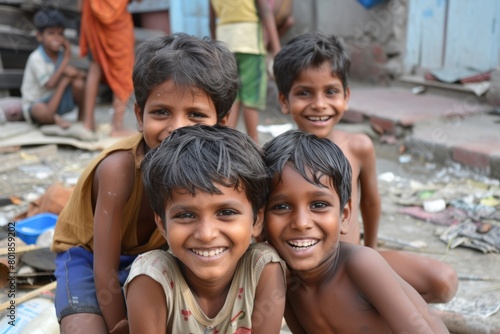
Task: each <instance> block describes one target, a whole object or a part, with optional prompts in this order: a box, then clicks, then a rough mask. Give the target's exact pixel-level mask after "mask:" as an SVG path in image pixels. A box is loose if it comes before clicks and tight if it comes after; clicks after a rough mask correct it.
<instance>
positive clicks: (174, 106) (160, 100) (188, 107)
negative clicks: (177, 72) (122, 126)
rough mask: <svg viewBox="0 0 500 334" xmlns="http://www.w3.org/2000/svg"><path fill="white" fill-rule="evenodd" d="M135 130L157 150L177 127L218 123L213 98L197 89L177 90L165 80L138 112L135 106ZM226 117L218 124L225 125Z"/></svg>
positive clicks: (180, 88)
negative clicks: (136, 124) (136, 127)
mask: <svg viewBox="0 0 500 334" xmlns="http://www.w3.org/2000/svg"><path fill="white" fill-rule="evenodd" d="M135 115H136V119H137V123H138V130H139V132H142V134H143V136H144V141H145V142H146V144H147V145H148V147H149V148H156V147H158V146H159V145H160V143H161V142H162V141H163V139H165V138H167V137H168V136H169V135H170V133H172V131H174V130H175V129H177V128H180V127H184V126H188V125H194V124H206V125H215V124H217V111H216V110H215V106H214V103H213V102H212V99H211V98H210V97H209V96H208V95H207V94H206V93H205V92H204V91H202V90H201V89H197V88H196V87H187V88H186V87H178V86H176V85H175V84H174V82H173V81H172V80H168V81H165V82H163V83H161V84H160V85H158V86H157V87H156V88H155V89H153V90H152V91H151V93H150V94H149V97H148V99H147V100H146V104H145V106H144V110H143V111H142V113H141V110H140V108H139V106H138V105H137V104H136V105H135ZM226 121H227V117H226V118H224V119H223V120H222V121H221V122H219V124H222V125H224V124H225V122H226Z"/></svg>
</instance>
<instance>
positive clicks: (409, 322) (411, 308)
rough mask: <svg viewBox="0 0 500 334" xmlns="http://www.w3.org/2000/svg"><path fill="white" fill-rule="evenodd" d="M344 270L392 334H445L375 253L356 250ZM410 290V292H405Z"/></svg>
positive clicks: (363, 249) (417, 296)
mask: <svg viewBox="0 0 500 334" xmlns="http://www.w3.org/2000/svg"><path fill="white" fill-rule="evenodd" d="M346 268H347V270H346V273H347V274H348V275H349V278H350V279H351V281H352V282H353V284H354V285H355V286H356V287H357V289H358V290H359V293H360V294H361V295H363V296H365V299H366V301H367V302H368V303H370V304H371V305H373V307H374V308H375V309H376V311H377V313H378V314H379V315H380V317H382V318H383V319H384V321H385V322H386V323H387V324H388V326H389V328H390V329H391V332H392V333H448V331H447V329H446V327H445V326H444V324H443V323H442V321H441V320H440V319H437V318H436V319H432V320H431V321H429V319H430V318H429V317H428V316H427V313H428V312H430V310H429V306H428V305H427V303H426V302H425V301H424V300H423V299H422V297H421V296H420V295H419V294H418V293H417V292H416V291H415V290H414V289H413V288H411V286H409V285H408V284H407V283H405V282H404V281H403V280H402V279H401V278H400V277H399V276H398V275H397V274H396V273H395V272H394V271H393V270H392V268H391V267H390V266H389V265H388V264H387V262H386V261H385V260H384V259H383V258H382V256H381V255H380V254H379V253H378V252H377V251H375V250H373V249H369V248H366V247H362V248H360V249H359V250H358V251H356V252H355V253H353V255H352V256H351V257H350V259H349V262H348V264H347V267H346ZM367 277H370V279H367ZM402 283H404V284H406V286H405V285H402ZM410 290H413V293H411V292H410V293H408V291H410Z"/></svg>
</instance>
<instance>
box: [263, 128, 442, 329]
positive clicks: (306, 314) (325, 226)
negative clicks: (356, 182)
mask: <svg viewBox="0 0 500 334" xmlns="http://www.w3.org/2000/svg"><path fill="white" fill-rule="evenodd" d="M264 152H265V154H266V166H267V168H268V171H269V173H270V175H271V182H270V183H271V187H270V192H269V197H268V201H267V204H266V214H265V229H266V235H267V240H268V242H269V243H270V244H271V245H272V246H274V247H275V249H276V250H277V251H278V253H279V255H280V256H281V257H282V258H283V260H285V262H286V264H287V266H288V268H289V271H290V275H289V276H288V278H287V281H288V288H287V295H286V307H285V319H286V322H287V325H288V326H289V328H290V329H291V330H292V332H293V333H349V334H356V333H360V334H361V333H448V331H447V329H446V327H445V326H444V324H443V322H442V321H441V319H440V318H439V317H438V316H437V315H435V314H433V313H432V312H431V309H430V308H429V306H428V305H427V304H426V303H425V301H424V300H423V299H422V297H421V296H420V295H419V294H418V293H417V292H416V291H415V289H413V288H412V287H411V286H410V285H409V284H408V283H406V282H405V281H404V280H402V279H401V277H399V276H398V275H397V274H396V273H395V272H394V271H393V270H392V269H391V267H390V266H389V265H388V264H387V262H386V261H385V260H384V259H383V258H382V256H380V254H379V253H378V252H376V251H375V250H373V249H371V248H369V247H364V246H361V245H355V244H353V243H350V242H343V241H341V236H343V235H345V234H347V233H348V228H349V219H350V218H351V216H352V215H351V213H352V211H353V208H352V206H351V186H352V184H351V166H350V164H349V161H348V160H347V158H346V157H345V156H344V154H343V153H342V151H341V150H340V148H339V147H338V146H337V145H335V144H334V143H333V142H332V141H331V140H329V139H327V138H318V137H317V136H315V135H313V134H310V133H306V132H303V131H301V130H292V131H288V132H286V133H284V134H282V135H279V136H278V137H276V138H274V139H272V140H271V141H269V142H268V143H266V144H265V145H264ZM355 205H356V204H354V206H355Z"/></svg>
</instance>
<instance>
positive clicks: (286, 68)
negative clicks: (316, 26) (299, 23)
mask: <svg viewBox="0 0 500 334" xmlns="http://www.w3.org/2000/svg"><path fill="white" fill-rule="evenodd" d="M324 62H329V63H330V66H331V72H332V75H334V76H336V77H337V78H339V79H340V80H341V81H342V86H343V88H344V91H345V90H346V89H347V87H348V86H349V83H348V81H349V70H350V68H351V57H350V56H349V53H348V52H347V50H346V49H345V47H344V45H343V43H342V42H341V41H340V40H339V39H338V38H337V37H335V36H333V35H330V36H326V35H324V34H323V33H320V32H317V33H307V34H304V35H300V36H297V37H295V38H293V39H291V40H290V41H289V42H288V43H286V45H285V46H283V48H282V49H281V50H280V52H278V54H277V55H276V57H275V58H274V65H273V72H274V77H275V80H276V85H277V86H278V90H279V92H280V93H282V94H283V95H285V96H286V97H287V98H288V94H289V93H290V89H291V87H292V84H293V82H294V81H295V79H296V78H297V77H298V76H299V74H300V73H301V72H302V71H303V70H305V69H306V68H311V67H313V68H314V67H319V66H321V65H323V63H324Z"/></svg>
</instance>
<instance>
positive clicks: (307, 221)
mask: <svg viewBox="0 0 500 334" xmlns="http://www.w3.org/2000/svg"><path fill="white" fill-rule="evenodd" d="M291 226H292V228H293V229H296V230H299V231H305V230H307V229H310V228H311V226H312V220H311V215H310V214H309V212H308V211H307V210H297V211H296V212H295V214H294V215H293V216H292V223H291Z"/></svg>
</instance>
